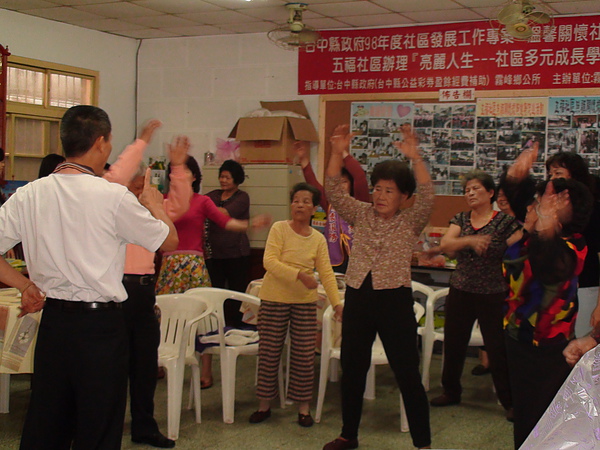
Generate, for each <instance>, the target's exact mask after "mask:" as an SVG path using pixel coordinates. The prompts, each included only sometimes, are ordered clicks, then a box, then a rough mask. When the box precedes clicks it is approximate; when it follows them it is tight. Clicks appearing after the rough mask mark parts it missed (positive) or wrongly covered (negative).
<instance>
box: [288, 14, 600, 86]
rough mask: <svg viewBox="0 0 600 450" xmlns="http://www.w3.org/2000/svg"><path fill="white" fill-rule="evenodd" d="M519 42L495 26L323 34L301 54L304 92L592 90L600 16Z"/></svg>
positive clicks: (598, 81) (566, 20)
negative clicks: (455, 89) (471, 89)
mask: <svg viewBox="0 0 600 450" xmlns="http://www.w3.org/2000/svg"><path fill="white" fill-rule="evenodd" d="M533 32H534V34H533V37H532V38H531V39H530V40H529V41H527V42H524V41H516V40H514V39H513V38H511V37H510V36H508V35H506V34H505V33H504V32H503V31H502V30H501V29H498V28H494V27H493V26H492V25H491V24H490V22H488V21H481V22H466V23H454V24H441V25H440V24H437V25H425V26H411V27H396V28H381V29H366V30H337V31H322V32H321V34H322V39H320V40H319V41H318V42H317V43H316V44H314V45H312V46H310V47H308V48H307V49H306V50H305V51H300V52H299V53H298V92H299V93H300V94H301V95H302V94H345V93H384V92H406V91H421V92H425V91H439V90H441V89H452V88H457V89H460V88H474V89H476V90H507V89H511V90H514V89H557V88H590V87H597V86H598V85H600V64H599V62H600V16H598V15H596V16H581V17H557V18H555V19H554V23H553V24H552V25H540V26H537V27H533Z"/></svg>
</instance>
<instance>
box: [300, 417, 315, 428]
mask: <svg viewBox="0 0 600 450" xmlns="http://www.w3.org/2000/svg"><path fill="white" fill-rule="evenodd" d="M314 423H315V421H314V420H313V418H312V417H311V415H310V413H308V414H300V413H298V424H299V425H300V426H301V427H304V428H310V427H312V426H313V424H314Z"/></svg>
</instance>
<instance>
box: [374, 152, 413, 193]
mask: <svg viewBox="0 0 600 450" xmlns="http://www.w3.org/2000/svg"><path fill="white" fill-rule="evenodd" d="M379 180H390V181H393V182H394V183H396V187H397V188H398V190H399V191H400V192H402V193H403V194H408V198H410V197H411V196H412V195H413V193H414V192H415V189H416V188H417V182H416V181H415V176H414V175H413V171H412V170H411V169H410V167H408V164H407V163H405V162H400V161H398V160H397V159H388V160H387V161H383V162H380V163H377V164H376V165H375V167H374V168H373V172H372V173H371V185H372V186H373V187H374V186H375V185H376V184H377V183H378V182H379Z"/></svg>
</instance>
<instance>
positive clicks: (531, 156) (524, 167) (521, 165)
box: [506, 141, 540, 180]
mask: <svg viewBox="0 0 600 450" xmlns="http://www.w3.org/2000/svg"><path fill="white" fill-rule="evenodd" d="M539 149H540V143H539V142H538V141H535V142H534V143H533V145H532V146H531V148H528V149H525V150H523V151H522V152H521V154H520V155H519V156H518V157H517V159H516V160H515V162H514V163H513V165H512V166H510V168H509V169H508V172H507V173H506V175H507V176H509V177H511V178H515V179H517V180H522V179H523V178H525V177H526V176H527V175H528V174H529V172H530V171H531V168H532V167H533V163H534V162H536V161H537V157H538V152H539Z"/></svg>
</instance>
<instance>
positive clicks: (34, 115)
mask: <svg viewBox="0 0 600 450" xmlns="http://www.w3.org/2000/svg"><path fill="white" fill-rule="evenodd" d="M97 91H98V72H96V71H93V70H86V69H80V68H77V67H70V66H63V65H60V64H53V63H48V62H44V61H37V60H31V59H27V58H20V57H14V56H11V57H9V59H8V72H7V91H6V100H7V105H6V112H7V114H6V118H7V141H6V149H5V150H6V153H7V160H6V163H7V164H6V178H7V179H14V180H28V181H31V180H34V179H35V178H37V173H38V168H39V165H40V160H41V159H42V158H43V157H44V156H46V155H47V154H49V153H62V149H61V146H60V136H59V127H60V119H61V117H62V116H63V114H64V113H65V110H66V109H68V108H70V107H71V106H75V105H96V104H97V103H98V101H97Z"/></svg>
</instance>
